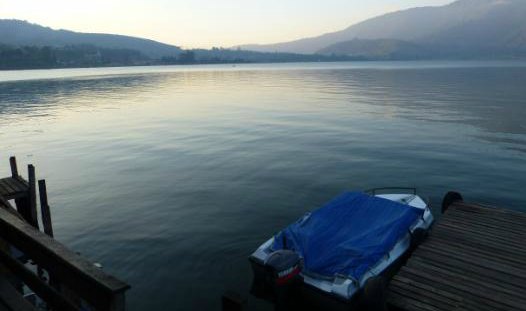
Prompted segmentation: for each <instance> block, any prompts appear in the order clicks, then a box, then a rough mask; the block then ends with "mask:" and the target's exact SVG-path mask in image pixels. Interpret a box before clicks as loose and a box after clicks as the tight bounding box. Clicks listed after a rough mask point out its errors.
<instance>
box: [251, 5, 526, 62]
mask: <svg viewBox="0 0 526 311" xmlns="http://www.w3.org/2000/svg"><path fill="white" fill-rule="evenodd" d="M524 16H526V1H525V0H458V1H455V2H453V3H451V4H448V5H445V6H440V7H420V8H413V9H408V10H404V11H398V12H394V13H389V14H385V15H382V16H379V17H375V18H372V19H369V20H366V21H364V22H361V23H358V24H355V25H353V26H351V27H349V28H347V29H344V30H342V31H338V32H333V33H328V34H325V35H322V36H318V37H313V38H306V39H300V40H296V41H291V42H285V43H277V44H269V45H245V46H241V47H242V48H243V49H247V50H255V51H278V52H291V53H306V54H308V53H316V52H318V51H326V50H325V49H326V48H328V47H329V46H331V45H334V44H337V43H340V42H345V41H347V42H349V41H352V40H354V39H361V40H378V39H392V40H401V41H406V42H412V43H414V44H417V45H421V46H426V48H428V49H431V50H433V49H436V48H438V53H439V54H440V55H443V56H448V55H452V54H454V53H455V52H456V51H458V50H459V49H460V51H461V53H464V54H470V53H471V54H477V53H483V54H492V53H506V54H514V53H516V52H517V53H519V54H522V53H524V50H526V49H525V40H526V18H524ZM371 44H372V43H371ZM480 49H482V51H480ZM477 50H479V51H477Z"/></svg>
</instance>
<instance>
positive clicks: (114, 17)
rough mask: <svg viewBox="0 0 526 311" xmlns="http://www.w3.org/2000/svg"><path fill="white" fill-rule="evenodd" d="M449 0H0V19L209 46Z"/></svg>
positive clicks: (315, 31)
mask: <svg viewBox="0 0 526 311" xmlns="http://www.w3.org/2000/svg"><path fill="white" fill-rule="evenodd" d="M452 1H453V0H89V1H88V0H86V1H79V0H0V18H2V19H3V18H14V19H22V20H27V21H30V22H32V23H37V24H41V25H44V26H48V27H51V28H54V29H68V30H73V31H80V32H98V33H115V34H122V35H130V36H137V37H144V38H149V39H153V40H157V41H161V42H165V43H169V44H173V45H178V46H182V47H184V48H210V47H232V46H235V45H240V44H248V43H260V44H263V43H275V42H283V41H289V40H295V39H299V38H304V37H310V36H317V35H320V34H323V33H327V32H332V31H338V30H342V29H344V28H347V27H349V26H350V25H352V24H355V23H357V22H360V21H363V20H366V19H368V18H370V17H374V16H377V15H381V14H385V13H388V12H392V11H397V10H401V9H407V8H411V7H417V6H429V5H433V6H437V5H444V4H448V3H451V2H452Z"/></svg>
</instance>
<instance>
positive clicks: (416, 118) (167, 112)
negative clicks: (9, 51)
mask: <svg viewBox="0 0 526 311" xmlns="http://www.w3.org/2000/svg"><path fill="white" fill-rule="evenodd" d="M307 67H308V66H307ZM351 67H352V66H351ZM351 67H349V66H347V65H345V66H337V65H330V66H320V67H317V68H312V67H308V68H302V67H301V65H294V66H293V68H287V67H285V68H284V67H283V65H267V66H266V67H265V68H259V67H250V66H245V67H243V70H232V69H231V68H230V67H223V68H224V70H222V69H221V68H222V67H218V66H216V67H214V68H213V69H210V70H207V69H206V68H201V69H200V70H181V71H173V70H165V71H166V72H162V70H161V72H159V71H156V72H143V73H140V72H133V73H131V72H130V73H129V74H125V73H126V70H127V69H119V70H121V73H120V74H119V75H115V73H114V72H112V73H111V74H112V75H111V76H104V75H103V72H102V73H101V71H100V70H99V71H97V75H95V76H89V75H88V76H84V77H80V78H71V77H69V78H68V77H67V75H64V76H63V77H62V78H61V79H52V80H27V79H26V80H23V81H18V82H16V81H11V82H3V83H0V116H1V117H0V141H1V142H2V150H3V151H4V158H3V160H2V161H3V162H4V164H3V165H0V174H1V175H7V174H8V171H7V170H8V167H7V162H6V156H8V155H10V154H16V155H18V157H19V161H21V162H26V163H29V162H32V163H34V164H35V165H37V169H39V171H38V172H37V173H38V175H39V176H38V177H40V178H46V179H48V183H49V192H50V196H51V198H50V199H51V203H52V205H53V206H52V208H53V212H54V215H53V216H54V222H55V227H56V229H55V231H56V235H57V237H58V239H59V240H61V241H63V242H65V243H66V244H68V245H69V246H70V247H72V248H73V249H75V250H76V251H80V252H82V253H83V254H84V255H86V256H88V257H90V258H91V259H93V260H96V261H99V262H102V263H103V264H104V266H105V269H106V270H107V271H109V272H112V273H114V274H116V275H118V276H119V277H121V278H123V279H125V280H127V281H128V282H130V283H131V284H132V286H133V289H132V291H131V292H130V293H129V295H128V297H129V298H128V300H129V302H130V303H129V307H130V309H131V310H147V309H149V310H155V309H158V310H162V309H163V308H162V306H163V305H170V306H173V308H170V309H178V310H188V309H192V308H193V309H205V308H208V309H219V297H220V295H221V293H222V292H223V291H224V290H226V289H234V290H236V291H239V292H241V293H243V294H245V295H248V294H247V290H248V287H249V283H250V271H249V266H248V263H247V260H246V259H247V256H248V255H249V254H250V252H251V251H252V250H253V249H254V248H255V247H257V245H258V244H259V243H261V242H262V241H264V240H265V239H266V238H267V237H269V236H270V235H272V234H273V233H275V232H276V231H278V230H279V229H280V228H281V227H283V226H284V225H286V224H288V223H290V222H291V221H293V220H294V219H296V218H297V217H298V216H299V215H301V214H302V213H304V212H305V211H307V210H310V209H312V208H315V207H316V206H318V205H319V204H321V203H323V202H325V201H327V200H328V199H330V198H331V197H333V196H334V195H336V194H338V193H339V192H341V191H343V190H344V189H364V188H372V187H376V186H385V185H400V186H413V185H414V186H417V187H419V189H420V191H421V192H422V193H423V194H424V195H425V196H429V197H430V198H431V201H432V202H433V203H434V204H435V205H437V204H438V203H439V202H440V198H441V196H442V195H443V194H444V193H445V192H446V191H447V190H450V189H456V190H459V191H461V192H462V193H464V194H465V197H467V199H473V200H478V201H484V202H488V203H494V204H499V205H507V206H509V207H511V208H515V209H522V210H524V206H526V205H525V203H526V199H525V198H524V197H523V196H522V194H521V191H520V190H519V189H520V187H521V186H522V185H524V183H525V181H526V160H525V153H526V127H525V124H526V123H525V122H524V120H526V107H524V105H526V90H525V89H524V88H523V84H524V81H526V67H524V66H522V65H520V66H511V65H509V64H508V65H507V66H506V67H499V66H491V67H477V66H458V68H457V67H455V66H452V65H450V66H448V68H447V69H438V68H434V67H435V66H415V67H411V66H407V65H404V66H398V67H397V66H395V65H389V66H379V65H370V68H365V67H367V66H358V67H352V68H351ZM134 70H135V71H137V69H134ZM55 73H56V72H55ZM81 73H82V72H81V71H80V73H79V72H75V75H82V74H81ZM39 74H40V75H44V76H46V75H47V77H53V74H54V72H53V71H47V72H44V73H42V72H41V73H39ZM10 75H11V76H10V77H11V78H10V79H11V80H13V79H14V78H13V77H15V78H16V75H15V74H14V73H10ZM24 75H27V72H26V73H24ZM15 80H16V79H15ZM0 160H1V159H0ZM249 304H250V306H251V308H254V309H261V310H268V309H269V308H268V306H267V305H266V304H264V303H261V302H258V301H256V300H253V299H251V300H250V301H249Z"/></svg>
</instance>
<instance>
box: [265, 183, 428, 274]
mask: <svg viewBox="0 0 526 311" xmlns="http://www.w3.org/2000/svg"><path fill="white" fill-rule="evenodd" d="M423 213H424V210H423V209H418V208H415V207H412V206H409V205H403V204H400V203H397V202H394V201H390V200H387V199H383V198H378V197H374V196H369V195H367V194H365V193H362V192H346V193H343V194H341V195H340V196H338V197H337V198H335V199H333V200H332V201H330V202H329V203H327V204H326V205H325V206H323V207H321V208H320V209H318V210H315V211H314V212H312V213H309V214H306V215H305V216H304V217H303V218H301V219H300V220H298V221H297V222H296V223H294V224H292V225H290V226H289V227H287V228H285V229H284V230H282V231H281V232H280V233H278V234H277V235H276V236H275V239H274V244H273V246H272V249H273V250H279V249H283V248H286V249H290V250H294V251H296V252H298V253H299V255H300V256H301V257H302V258H303V260H304V272H306V273H310V274H314V275H319V276H323V277H334V276H336V275H343V276H346V277H352V278H354V279H355V280H360V279H361V277H362V276H363V275H364V274H365V273H366V272H367V271H368V270H369V269H370V268H372V267H373V266H374V265H375V264H376V263H378V261H379V260H380V259H382V258H383V256H385V255H386V254H387V253H388V252H389V251H390V250H391V249H392V248H393V247H394V246H395V245H396V243H397V242H398V240H400V239H401V238H402V237H403V236H404V235H405V234H407V233H408V230H409V228H410V227H411V225H413V224H414V223H415V222H416V220H417V219H418V218H419V217H421V216H422V214H423ZM284 243H285V247H284Z"/></svg>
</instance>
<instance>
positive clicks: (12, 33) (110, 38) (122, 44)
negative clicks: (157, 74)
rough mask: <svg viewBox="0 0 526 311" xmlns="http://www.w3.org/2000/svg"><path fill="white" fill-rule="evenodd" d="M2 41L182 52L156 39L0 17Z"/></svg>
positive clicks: (147, 52) (153, 54)
mask: <svg viewBox="0 0 526 311" xmlns="http://www.w3.org/2000/svg"><path fill="white" fill-rule="evenodd" d="M0 44H4V45H8V46H50V47H63V46H68V45H75V46H78V45H92V46H97V47H100V48H103V49H120V50H135V51H138V52H140V53H142V54H144V55H145V56H147V57H149V58H153V59H159V58H161V57H163V56H176V55H178V54H180V53H181V51H182V50H181V49H180V48H179V47H177V46H173V45H169V44H164V43H160V42H157V41H153V40H148V39H142V38H136V37H129V36H122V35H113V34H98V33H81V32H74V31H69V30H54V29H51V28H49V27H43V26H40V25H37V24H31V23H29V22H26V21H20V20H12V19H0Z"/></svg>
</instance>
